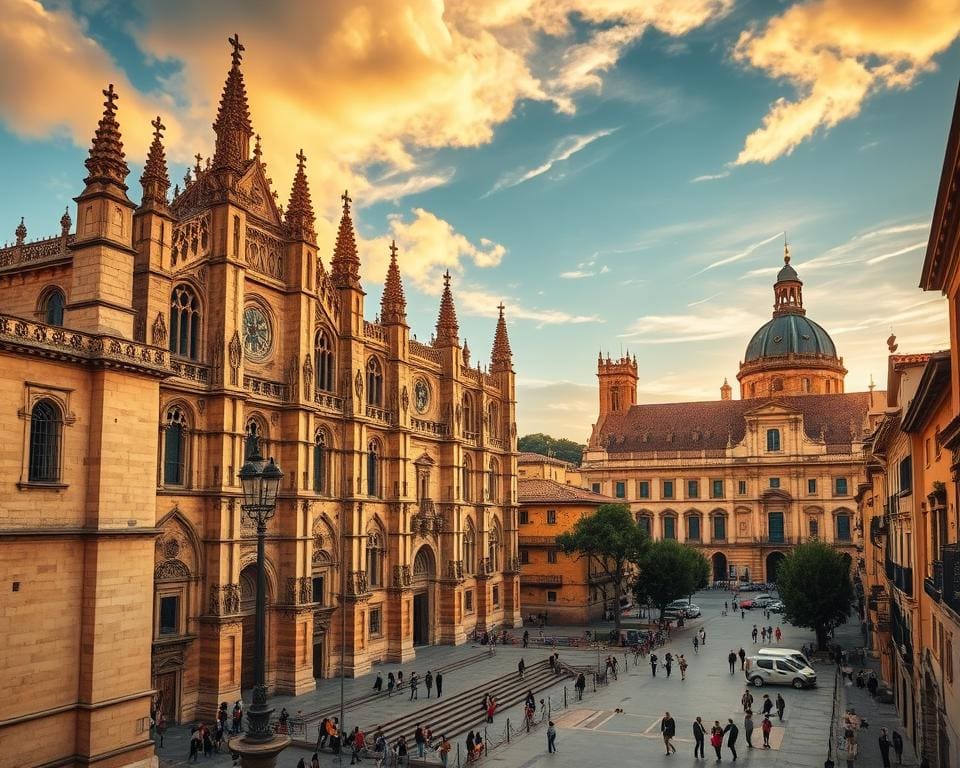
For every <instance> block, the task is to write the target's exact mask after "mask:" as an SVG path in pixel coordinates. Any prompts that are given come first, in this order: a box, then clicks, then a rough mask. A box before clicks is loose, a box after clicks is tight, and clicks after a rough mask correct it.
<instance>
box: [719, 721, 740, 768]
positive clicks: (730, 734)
mask: <svg viewBox="0 0 960 768" xmlns="http://www.w3.org/2000/svg"><path fill="white" fill-rule="evenodd" d="M723 732H724V733H725V734H726V735H727V749H729V750H730V752H732V753H733V759H734V760H736V759H737V736H739V735H740V729H739V728H737V726H736V724H735V723H734V722H733V720H731V719H728V720H727V725H726V727H725V728H724V729H723Z"/></svg>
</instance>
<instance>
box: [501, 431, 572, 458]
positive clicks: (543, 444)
mask: <svg viewBox="0 0 960 768" xmlns="http://www.w3.org/2000/svg"><path fill="white" fill-rule="evenodd" d="M517 448H518V449H519V450H521V451H527V452H529V453H539V454H541V455H542V456H553V457H554V458H557V459H562V460H563V461H569V462H570V463H571V464H577V465H579V464H580V462H581V461H582V460H583V449H584V448H586V446H585V445H582V444H581V443H575V442H573V440H567V439H566V438H564V437H560V438H556V437H550V435H545V434H543V432H535V433H533V434H532V435H524V436H523V437H521V438H520V439H519V440H518V441H517Z"/></svg>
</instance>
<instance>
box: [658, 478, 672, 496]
mask: <svg viewBox="0 0 960 768" xmlns="http://www.w3.org/2000/svg"><path fill="white" fill-rule="evenodd" d="M660 497H661V498H663V499H672V498H673V480H664V481H663V484H662V485H661V493H660Z"/></svg>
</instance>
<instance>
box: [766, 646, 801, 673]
mask: <svg viewBox="0 0 960 768" xmlns="http://www.w3.org/2000/svg"><path fill="white" fill-rule="evenodd" d="M757 655H758V656H770V657H772V658H776V659H791V660H792V661H794V662H795V663H796V664H797V666H800V667H809V668H810V669H813V664H811V663H810V659H808V658H807V657H806V655H805V654H804V653H803V652H802V651H798V650H797V649H796V648H761V649H760V650H759V651H757Z"/></svg>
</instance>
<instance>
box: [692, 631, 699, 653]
mask: <svg viewBox="0 0 960 768" xmlns="http://www.w3.org/2000/svg"><path fill="white" fill-rule="evenodd" d="M693 652H694V653H700V636H699V635H694V636H693Z"/></svg>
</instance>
